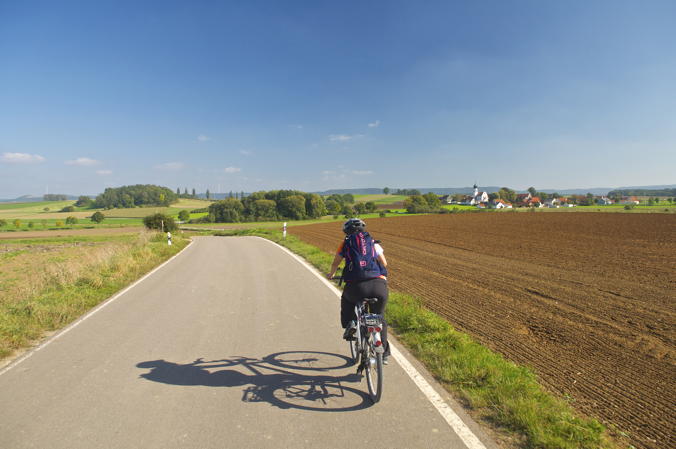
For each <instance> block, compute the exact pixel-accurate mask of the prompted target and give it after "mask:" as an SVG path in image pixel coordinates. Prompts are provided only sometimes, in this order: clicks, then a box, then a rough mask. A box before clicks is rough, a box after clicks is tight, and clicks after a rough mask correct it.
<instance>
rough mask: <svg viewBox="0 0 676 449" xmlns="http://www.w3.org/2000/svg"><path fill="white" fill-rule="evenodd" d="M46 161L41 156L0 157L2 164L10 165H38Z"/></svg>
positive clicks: (7, 155) (22, 154) (15, 155)
mask: <svg viewBox="0 0 676 449" xmlns="http://www.w3.org/2000/svg"><path fill="white" fill-rule="evenodd" d="M44 161H45V158H44V157H42V156H40V155H39V154H28V153H2V156H0V162H5V163H8V164H38V163H40V162H44Z"/></svg>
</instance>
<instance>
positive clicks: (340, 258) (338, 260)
mask: <svg viewBox="0 0 676 449" xmlns="http://www.w3.org/2000/svg"><path fill="white" fill-rule="evenodd" d="M342 261H343V256H341V255H340V254H336V256H335V257H334V258H333V263H332V264H331V270H330V271H329V275H328V276H326V277H327V278H329V279H331V278H333V276H335V275H336V270H337V269H338V265H340V263H341V262H342Z"/></svg>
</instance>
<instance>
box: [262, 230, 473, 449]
mask: <svg viewBox="0 0 676 449" xmlns="http://www.w3.org/2000/svg"><path fill="white" fill-rule="evenodd" d="M258 238H260V239H262V240H265V241H267V242H270V243H272V244H273V245H275V246H277V247H279V248H281V249H282V250H284V251H286V252H287V253H288V254H289V255H290V256H291V257H293V258H294V259H296V260H297V261H298V262H300V263H301V264H302V265H303V266H304V267H305V268H307V269H308V270H309V271H310V272H311V273H312V274H314V275H315V276H317V277H318V278H319V279H321V280H322V282H324V284H325V285H327V286H328V287H329V288H330V289H331V291H333V292H334V293H335V294H336V295H338V296H339V297H340V296H341V294H342V292H341V291H340V290H339V289H338V288H337V287H336V286H335V285H334V284H332V283H331V282H329V280H328V279H326V277H324V276H322V275H321V273H319V272H318V271H317V269H316V268H315V267H313V266H312V265H310V264H309V263H308V262H307V261H306V260H305V259H303V258H301V257H300V256H298V255H297V254H295V253H293V252H292V251H291V250H289V249H288V248H285V247H283V246H282V245H280V244H278V243H275V242H273V241H272V240H268V239H265V238H262V237H258ZM390 351H391V352H392V357H393V358H394V359H395V360H396V361H397V363H399V365H400V366H401V367H402V368H403V370H404V372H406V374H408V376H409V377H410V378H411V380H412V381H413V383H415V384H416V386H417V387H418V388H419V389H420V391H422V393H423V394H424V395H425V396H426V397H427V399H428V400H429V401H430V402H431V403H432V405H434V408H436V409H437V411H438V412H439V414H441V416H442V417H443V418H444V420H445V421H446V422H447V423H448V425H449V426H451V429H453V431H454V432H455V433H456V435H458V437H459V438H460V439H461V440H462V442H463V443H465V446H467V448H468V449H486V446H485V445H484V444H483V443H482V442H481V440H479V438H478V437H477V436H476V435H474V432H472V430H471V429H470V428H469V427H467V425H466V424H465V423H464V422H463V420H462V419H461V418H460V417H459V416H458V415H457V414H456V413H455V412H454V411H453V409H452V408H451V407H450V406H449V405H448V404H447V403H446V401H444V399H443V398H442V397H441V395H440V394H439V393H437V392H436V390H435V389H434V388H433V387H432V385H430V383H429V382H427V380H426V379H425V378H424V377H423V376H422V374H420V372H418V370H417V369H415V367H414V366H413V365H412V364H411V362H409V361H408V360H407V359H406V357H404V355H403V354H402V353H401V352H399V350H398V349H397V348H396V347H395V346H394V345H393V344H391V343H390Z"/></svg>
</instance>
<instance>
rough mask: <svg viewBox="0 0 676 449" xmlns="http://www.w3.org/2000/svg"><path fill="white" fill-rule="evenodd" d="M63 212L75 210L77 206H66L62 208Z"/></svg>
mask: <svg viewBox="0 0 676 449" xmlns="http://www.w3.org/2000/svg"><path fill="white" fill-rule="evenodd" d="M61 212H75V207H73V206H66V207H64V208H63V209H61Z"/></svg>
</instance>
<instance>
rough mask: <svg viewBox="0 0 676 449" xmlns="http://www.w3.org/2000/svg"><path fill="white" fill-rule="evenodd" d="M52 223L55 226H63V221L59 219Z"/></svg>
mask: <svg viewBox="0 0 676 449" xmlns="http://www.w3.org/2000/svg"><path fill="white" fill-rule="evenodd" d="M54 224H55V225H56V227H57V228H60V227H62V226H63V221H61V220H56V223H54Z"/></svg>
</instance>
